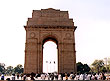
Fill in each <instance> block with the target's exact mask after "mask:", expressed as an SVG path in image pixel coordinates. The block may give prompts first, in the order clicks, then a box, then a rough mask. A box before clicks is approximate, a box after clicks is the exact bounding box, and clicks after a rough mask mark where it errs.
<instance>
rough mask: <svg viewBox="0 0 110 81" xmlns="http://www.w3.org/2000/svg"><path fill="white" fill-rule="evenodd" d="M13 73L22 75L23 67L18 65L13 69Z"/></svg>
mask: <svg viewBox="0 0 110 81" xmlns="http://www.w3.org/2000/svg"><path fill="white" fill-rule="evenodd" d="M14 73H23V66H22V65H21V64H18V65H17V66H16V67H15V68H14Z"/></svg>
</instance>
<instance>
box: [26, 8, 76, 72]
mask: <svg viewBox="0 0 110 81" xmlns="http://www.w3.org/2000/svg"><path fill="white" fill-rule="evenodd" d="M24 28H25V30H26V43H25V63H24V73H31V72H34V73H42V71H43V44H44V43H45V42H46V41H48V40H52V41H54V42H55V43H56V44H57V47H58V73H64V72H67V73H70V72H76V51H75V37H74V31H75V29H76V27H75V26H74V22H73V19H70V18H69V14H68V11H60V10H56V9H52V8H48V9H41V10H33V13H32V18H28V21H27V25H26V26H25V27H24Z"/></svg>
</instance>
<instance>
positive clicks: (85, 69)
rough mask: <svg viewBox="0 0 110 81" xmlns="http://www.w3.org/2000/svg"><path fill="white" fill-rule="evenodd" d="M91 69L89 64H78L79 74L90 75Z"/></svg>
mask: <svg viewBox="0 0 110 81" xmlns="http://www.w3.org/2000/svg"><path fill="white" fill-rule="evenodd" d="M90 70H91V69H90V67H89V66H88V65H87V64H82V63H81V62H78V63H77V72H78V73H81V74H83V73H88V72H89V71H90Z"/></svg>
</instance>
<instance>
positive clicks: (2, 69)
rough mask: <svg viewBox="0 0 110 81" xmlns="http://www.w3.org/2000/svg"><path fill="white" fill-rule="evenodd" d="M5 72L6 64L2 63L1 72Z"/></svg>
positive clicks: (0, 65)
mask: <svg viewBox="0 0 110 81" xmlns="http://www.w3.org/2000/svg"><path fill="white" fill-rule="evenodd" d="M4 72H5V64H4V63H0V73H4Z"/></svg>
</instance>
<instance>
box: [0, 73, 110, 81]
mask: <svg viewBox="0 0 110 81" xmlns="http://www.w3.org/2000/svg"><path fill="white" fill-rule="evenodd" d="M1 80H110V74H104V73H94V74H86V73H85V74H74V73H70V74H69V73H59V74H58V73H42V74H35V73H31V74H30V75H29V74H27V75H26V74H12V75H11V77H10V78H5V76H4V74H2V75H1Z"/></svg>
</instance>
